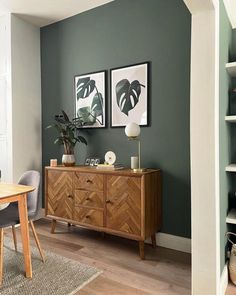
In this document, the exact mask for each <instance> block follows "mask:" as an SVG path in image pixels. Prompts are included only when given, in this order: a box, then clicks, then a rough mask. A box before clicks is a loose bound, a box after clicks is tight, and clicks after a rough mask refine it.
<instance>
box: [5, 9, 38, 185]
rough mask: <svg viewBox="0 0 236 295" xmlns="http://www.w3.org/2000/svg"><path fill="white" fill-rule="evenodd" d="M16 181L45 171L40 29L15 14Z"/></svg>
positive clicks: (13, 55) (14, 138)
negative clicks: (36, 172) (25, 173)
mask: <svg viewBox="0 0 236 295" xmlns="http://www.w3.org/2000/svg"><path fill="white" fill-rule="evenodd" d="M11 52H12V55H11V65H12V146H13V150H12V153H13V181H17V180H18V178H19V177H20V175H21V174H22V173H23V172H24V171H26V170H29V169H36V170H39V171H41V165H42V142H41V71H40V68H41V66H40V29H39V28H38V27H35V26H33V25H31V24H29V23H27V22H25V21H24V20H22V19H20V18H19V17H17V16H15V15H12V16H11Z"/></svg>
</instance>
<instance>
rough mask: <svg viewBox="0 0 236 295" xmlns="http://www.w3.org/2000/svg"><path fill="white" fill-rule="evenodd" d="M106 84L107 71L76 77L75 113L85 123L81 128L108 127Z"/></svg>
mask: <svg viewBox="0 0 236 295" xmlns="http://www.w3.org/2000/svg"><path fill="white" fill-rule="evenodd" d="M105 83H106V72H105V71H101V72H95V73H88V74H83V75H78V76H75V79H74V87H75V102H76V103H75V111H76V117H77V118H80V119H81V121H82V122H83V126H82V127H81V128H103V127H106V85H105Z"/></svg>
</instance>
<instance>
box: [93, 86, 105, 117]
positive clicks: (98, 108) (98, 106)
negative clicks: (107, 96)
mask: <svg viewBox="0 0 236 295" xmlns="http://www.w3.org/2000/svg"><path fill="white" fill-rule="evenodd" d="M91 111H92V112H93V113H94V114H95V115H96V117H98V116H102V115H103V97H102V94H101V93H99V92H98V93H96V94H95V95H94V97H93V101H92V104H91Z"/></svg>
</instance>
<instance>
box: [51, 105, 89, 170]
mask: <svg viewBox="0 0 236 295" xmlns="http://www.w3.org/2000/svg"><path fill="white" fill-rule="evenodd" d="M61 113H62V114H61V115H55V117H54V120H55V123H53V124H51V125H49V126H47V128H46V129H48V128H55V129H56V130H57V132H58V137H57V138H56V140H55V141H54V143H55V144H59V145H63V147H64V154H63V156H62V164H63V165H65V166H74V165H75V155H74V148H75V145H76V143H77V142H81V143H84V144H86V145H87V141H86V139H85V138H84V137H83V136H81V135H80V127H81V126H83V121H82V120H81V119H80V118H73V119H72V120H70V119H69V117H68V116H67V114H66V112H64V111H63V110H62V111H61Z"/></svg>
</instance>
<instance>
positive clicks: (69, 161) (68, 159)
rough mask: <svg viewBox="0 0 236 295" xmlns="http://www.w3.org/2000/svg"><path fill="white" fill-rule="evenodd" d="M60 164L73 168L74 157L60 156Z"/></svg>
mask: <svg viewBox="0 0 236 295" xmlns="http://www.w3.org/2000/svg"><path fill="white" fill-rule="evenodd" d="M62 164H63V165H64V166H74V165H75V155H74V154H72V155H66V154H64V155H63V156H62Z"/></svg>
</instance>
